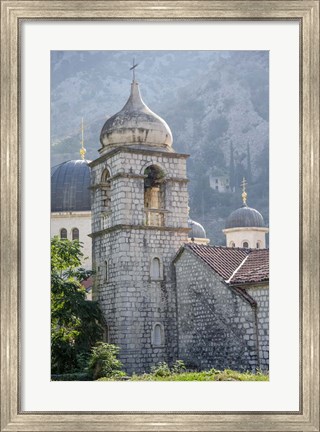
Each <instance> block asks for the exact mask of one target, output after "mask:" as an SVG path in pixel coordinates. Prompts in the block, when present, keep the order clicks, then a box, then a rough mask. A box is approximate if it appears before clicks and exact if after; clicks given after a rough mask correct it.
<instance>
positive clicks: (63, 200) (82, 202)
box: [51, 160, 91, 212]
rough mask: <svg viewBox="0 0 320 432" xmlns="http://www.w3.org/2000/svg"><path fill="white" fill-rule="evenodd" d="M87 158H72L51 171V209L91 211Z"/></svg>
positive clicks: (53, 210) (58, 210) (55, 210)
mask: <svg viewBox="0 0 320 432" xmlns="http://www.w3.org/2000/svg"><path fill="white" fill-rule="evenodd" d="M89 162H90V161H87V160H71V161H67V162H63V163H62V164H60V165H58V166H57V167H54V168H53V169H52V172H51V211H52V212H73V211H90V210H91V200H90V189H89V186H90V168H89V165H88V163H89Z"/></svg>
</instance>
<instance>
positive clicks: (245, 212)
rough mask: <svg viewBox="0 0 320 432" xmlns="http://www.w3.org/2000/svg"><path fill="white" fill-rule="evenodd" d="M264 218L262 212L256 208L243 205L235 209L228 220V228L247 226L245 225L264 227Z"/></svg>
mask: <svg viewBox="0 0 320 432" xmlns="http://www.w3.org/2000/svg"><path fill="white" fill-rule="evenodd" d="M264 226H265V225H264V220H263V217H262V215H261V213H259V212H258V210H255V209H254V208H251V207H248V206H247V205H243V206H242V207H240V208H238V209H237V210H235V211H233V212H232V213H231V214H230V215H229V217H228V218H227V221H226V229H227V228H241V227H243V228H245V227H264Z"/></svg>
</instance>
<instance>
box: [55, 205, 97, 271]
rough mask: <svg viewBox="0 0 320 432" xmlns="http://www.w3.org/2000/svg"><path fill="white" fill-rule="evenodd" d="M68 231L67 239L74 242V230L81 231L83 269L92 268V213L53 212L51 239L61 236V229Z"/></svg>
mask: <svg viewBox="0 0 320 432" xmlns="http://www.w3.org/2000/svg"><path fill="white" fill-rule="evenodd" d="M63 228H64V229H66V230H67V238H68V239H69V240H73V238H72V230H73V229H74V228H77V229H78V230H79V241H80V242H82V243H83V249H82V252H83V254H84V257H83V258H84V259H83V260H82V264H83V267H84V268H85V269H87V270H91V268H92V240H91V238H90V237H89V234H90V232H91V211H81V212H80V211H79V212H52V213H51V237H54V236H58V237H60V235H61V229H63Z"/></svg>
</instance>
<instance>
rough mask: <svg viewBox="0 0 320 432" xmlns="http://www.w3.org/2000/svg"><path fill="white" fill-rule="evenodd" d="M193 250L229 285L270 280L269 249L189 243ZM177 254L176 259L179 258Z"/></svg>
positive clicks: (190, 248)
mask: <svg viewBox="0 0 320 432" xmlns="http://www.w3.org/2000/svg"><path fill="white" fill-rule="evenodd" d="M184 248H185V249H187V250H189V251H191V252H192V253H193V254H195V255H196V256H197V257H198V258H200V259H201V260H202V261H203V262H204V263H206V264H207V265H208V266H209V267H210V268H211V269H212V270H214V271H215V272H216V273H217V274H218V275H219V276H220V277H221V278H223V280H224V281H225V282H226V283H228V284H229V285H242V284H252V283H261V282H267V281H269V249H245V248H229V247H226V246H209V245H199V244H193V243H188V244H186V245H184V246H183V247H182V249H181V250H180V253H181V252H182V251H183V250H184ZM178 256H179V254H178V255H177V257H176V259H177V258H178Z"/></svg>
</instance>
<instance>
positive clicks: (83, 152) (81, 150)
mask: <svg viewBox="0 0 320 432" xmlns="http://www.w3.org/2000/svg"><path fill="white" fill-rule="evenodd" d="M86 153H87V150H86V149H85V148H84V139H83V117H82V119H81V149H80V156H81V159H82V160H84V157H85V154H86Z"/></svg>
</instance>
